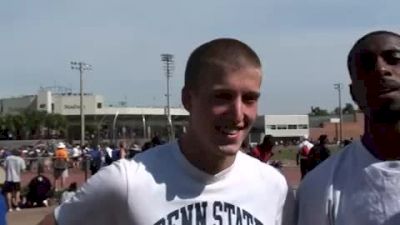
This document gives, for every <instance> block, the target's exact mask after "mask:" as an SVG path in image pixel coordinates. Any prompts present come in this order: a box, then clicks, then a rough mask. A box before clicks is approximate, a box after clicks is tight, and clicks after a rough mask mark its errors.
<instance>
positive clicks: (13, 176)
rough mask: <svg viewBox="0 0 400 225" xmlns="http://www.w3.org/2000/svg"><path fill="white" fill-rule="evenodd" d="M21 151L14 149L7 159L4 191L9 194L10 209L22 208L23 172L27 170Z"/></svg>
mask: <svg viewBox="0 0 400 225" xmlns="http://www.w3.org/2000/svg"><path fill="white" fill-rule="evenodd" d="M20 155H21V152H20V151H19V150H17V149H14V150H13V151H12V155H10V156H7V158H6V159H5V169H6V182H5V184H4V192H5V193H6V196H7V204H8V211H10V212H11V211H13V207H15V210H17V211H19V210H21V209H20V208H19V204H20V203H21V196H20V195H21V173H22V171H24V170H25V168H26V165H25V161H24V160H23V159H22V158H21V156H20Z"/></svg>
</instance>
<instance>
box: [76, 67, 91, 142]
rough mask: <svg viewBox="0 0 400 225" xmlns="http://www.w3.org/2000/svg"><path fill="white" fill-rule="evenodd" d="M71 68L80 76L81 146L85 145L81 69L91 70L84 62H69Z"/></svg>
mask: <svg viewBox="0 0 400 225" xmlns="http://www.w3.org/2000/svg"><path fill="white" fill-rule="evenodd" d="M71 69H73V70H79V76H80V88H79V89H80V107H79V109H80V115H81V148H83V146H84V145H85V114H84V112H83V107H84V106H83V71H85V70H92V66H91V65H89V64H86V63H84V62H75V61H72V62H71Z"/></svg>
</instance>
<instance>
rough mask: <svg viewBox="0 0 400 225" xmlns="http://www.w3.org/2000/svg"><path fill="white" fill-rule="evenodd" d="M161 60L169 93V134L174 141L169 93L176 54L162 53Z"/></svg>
mask: <svg viewBox="0 0 400 225" xmlns="http://www.w3.org/2000/svg"><path fill="white" fill-rule="evenodd" d="M161 61H162V62H164V70H165V75H166V77H167V94H166V95H165V97H166V98H167V110H166V111H167V119H168V128H169V130H168V135H169V140H170V141H172V140H173V139H174V137H175V134H174V129H173V126H172V119H171V105H170V101H169V99H170V93H169V80H170V78H171V77H172V70H173V69H174V55H172V54H161Z"/></svg>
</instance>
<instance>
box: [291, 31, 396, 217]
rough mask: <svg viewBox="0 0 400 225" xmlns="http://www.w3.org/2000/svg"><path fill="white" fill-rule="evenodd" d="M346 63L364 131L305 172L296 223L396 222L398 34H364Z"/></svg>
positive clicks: (384, 32)
mask: <svg viewBox="0 0 400 225" xmlns="http://www.w3.org/2000/svg"><path fill="white" fill-rule="evenodd" d="M348 69H349V72H350V77H351V81H352V83H351V85H350V91H351V94H352V97H353V99H354V101H355V102H356V103H357V104H358V106H359V107H360V109H361V110H362V111H363V112H364V115H365V126H364V127H365V131H364V135H363V137H362V139H361V140H360V141H353V142H352V143H351V144H350V145H348V146H346V148H345V149H344V150H342V151H341V152H339V153H338V154H336V155H334V156H331V157H330V158H329V159H327V160H326V161H325V162H323V163H322V164H321V165H319V166H318V167H317V168H315V169H314V170H313V171H312V172H311V173H310V174H308V175H307V176H306V178H305V179H304V181H303V182H302V184H301V185H300V188H299V191H298V205H297V206H298V213H299V217H298V225H309V224H318V225H328V224H335V225H352V224H363V225H395V224H400V189H399V187H400V160H399V159H400V36H399V35H398V34H396V33H392V32H387V31H376V32H372V33H369V34H367V35H365V36H363V37H362V38H361V39H359V40H358V41H357V42H356V43H355V45H354V46H353V48H352V49H351V51H350V53H349V55H348Z"/></svg>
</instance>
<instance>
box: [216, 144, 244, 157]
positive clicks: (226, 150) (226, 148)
mask: <svg viewBox="0 0 400 225" xmlns="http://www.w3.org/2000/svg"><path fill="white" fill-rule="evenodd" d="M218 149H219V151H220V152H221V153H223V154H224V155H226V156H232V155H236V153H238V151H239V150H240V145H238V144H230V145H219V146H218Z"/></svg>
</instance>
